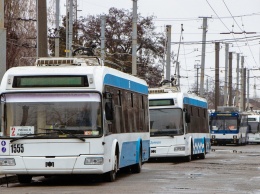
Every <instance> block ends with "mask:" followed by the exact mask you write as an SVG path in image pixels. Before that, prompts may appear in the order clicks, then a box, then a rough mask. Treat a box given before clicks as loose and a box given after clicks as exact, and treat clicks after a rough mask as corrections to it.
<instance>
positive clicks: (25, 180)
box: [17, 175, 32, 183]
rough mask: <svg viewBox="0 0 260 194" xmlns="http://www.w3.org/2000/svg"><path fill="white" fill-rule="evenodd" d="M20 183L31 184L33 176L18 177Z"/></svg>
mask: <svg viewBox="0 0 260 194" xmlns="http://www.w3.org/2000/svg"><path fill="white" fill-rule="evenodd" d="M17 178H18V181H19V183H31V182H32V176H31V175H17Z"/></svg>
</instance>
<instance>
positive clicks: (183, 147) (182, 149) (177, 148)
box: [174, 146, 185, 152]
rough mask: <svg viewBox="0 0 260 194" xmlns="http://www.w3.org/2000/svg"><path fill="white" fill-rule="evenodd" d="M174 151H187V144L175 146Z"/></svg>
mask: <svg viewBox="0 0 260 194" xmlns="http://www.w3.org/2000/svg"><path fill="white" fill-rule="evenodd" d="M174 151H175V152H178V151H185V146H180V147H175V148H174Z"/></svg>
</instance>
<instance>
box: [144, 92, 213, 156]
mask: <svg viewBox="0 0 260 194" xmlns="http://www.w3.org/2000/svg"><path fill="white" fill-rule="evenodd" d="M149 109H150V132H151V137H150V138H151V140H150V146H151V154H150V155H151V156H150V157H151V158H160V157H161V158H162V157H184V158H186V160H187V161H190V160H191V159H192V158H194V157H196V156H197V157H200V158H205V155H206V153H209V151H210V133H209V127H208V110H207V109H208V104H207V101H206V100H205V99H204V98H200V97H198V96H197V95H195V94H186V93H183V92H178V91H176V92H175V91H174V90H172V89H169V88H168V89H167V88H160V89H150V90H149Z"/></svg>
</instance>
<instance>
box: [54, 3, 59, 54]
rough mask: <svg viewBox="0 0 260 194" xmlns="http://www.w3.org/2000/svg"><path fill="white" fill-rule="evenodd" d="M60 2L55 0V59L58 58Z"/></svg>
mask: <svg viewBox="0 0 260 194" xmlns="http://www.w3.org/2000/svg"><path fill="white" fill-rule="evenodd" d="M59 17H60V0H56V20H55V26H56V34H55V57H59V56H60V20H59Z"/></svg>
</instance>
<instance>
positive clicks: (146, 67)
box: [49, 7, 165, 87]
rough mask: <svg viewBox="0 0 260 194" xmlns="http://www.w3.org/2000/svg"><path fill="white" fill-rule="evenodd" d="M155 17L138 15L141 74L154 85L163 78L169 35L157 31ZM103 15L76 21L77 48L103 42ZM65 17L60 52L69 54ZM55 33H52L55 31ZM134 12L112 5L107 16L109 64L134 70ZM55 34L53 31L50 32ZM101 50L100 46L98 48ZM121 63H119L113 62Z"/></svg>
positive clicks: (138, 61)
mask: <svg viewBox="0 0 260 194" xmlns="http://www.w3.org/2000/svg"><path fill="white" fill-rule="evenodd" d="M153 19H154V16H148V17H142V16H141V15H140V14H139V16H138V22H137V34H138V38H137V43H138V46H137V66H138V71H137V73H138V75H139V76H140V77H142V78H143V79H146V81H147V82H148V83H149V84H150V86H153V87H155V86H157V85H158V83H159V82H160V81H161V74H162V60H163V54H164V44H165V36H164V35H163V34H161V33H157V32H156V31H155V26H154V23H153ZM100 25H101V15H97V16H94V15H89V16H87V17H85V18H83V19H81V20H78V21H77V22H75V23H74V25H73V26H74V32H73V34H76V31H77V32H78V36H77V37H78V39H76V37H74V39H73V43H74V45H73V46H74V48H77V47H81V46H85V47H91V46H92V45H93V44H95V45H96V46H97V48H98V47H99V45H101V29H100V28H101V26H100ZM65 27H66V23H65V18H64V19H63V26H61V27H60V38H61V39H60V54H61V55H63V56H65V52H64V50H65V44H64V43H65V41H64V40H65ZM53 33H55V32H52V34H53ZM131 33H132V12H130V11H128V10H125V9H117V8H113V7H112V8H110V9H109V13H108V15H106V26H105V37H106V45H105V47H106V59H107V60H109V61H111V62H112V63H106V64H105V65H106V66H111V67H113V68H118V69H120V70H122V71H124V72H127V73H131V69H132V55H131V53H132V35H131ZM50 35H51V33H50ZM49 44H50V51H51V54H52V55H54V40H51V39H50V40H49ZM97 50H98V49H97ZM113 64H118V65H113Z"/></svg>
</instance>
